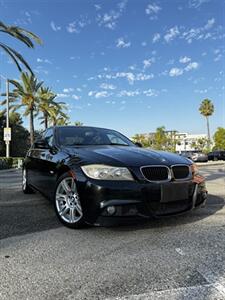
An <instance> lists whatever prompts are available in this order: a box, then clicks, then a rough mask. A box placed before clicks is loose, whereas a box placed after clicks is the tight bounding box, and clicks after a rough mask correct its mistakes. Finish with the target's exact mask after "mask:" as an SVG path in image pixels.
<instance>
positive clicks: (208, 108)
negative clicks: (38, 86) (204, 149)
mask: <svg viewBox="0 0 225 300" xmlns="http://www.w3.org/2000/svg"><path fill="white" fill-rule="evenodd" d="M199 111H200V114H201V115H203V116H204V117H205V118H206V124H207V135H208V148H209V146H210V141H211V137H210V130H209V117H210V116H211V115H212V114H213V113H214V105H213V103H212V101H211V100H209V99H204V100H203V101H202V103H201V105H200V107H199Z"/></svg>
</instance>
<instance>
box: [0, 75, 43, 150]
mask: <svg viewBox="0 0 225 300" xmlns="http://www.w3.org/2000/svg"><path fill="white" fill-rule="evenodd" d="M10 83H12V84H13V85H14V86H15V88H14V89H13V91H12V93H10V95H9V96H10V98H9V102H10V104H11V106H10V109H11V110H12V111H16V110H18V109H21V108H25V111H24V114H23V115H24V116H29V118H30V143H31V145H32V144H33V142H34V112H35V110H37V107H38V103H39V98H38V92H39V89H40V87H41V86H42V84H43V82H38V80H37V78H36V77H35V76H34V75H33V74H28V73H24V72H22V73H21V81H17V80H10ZM4 96H5V94H4ZM5 103H6V100H4V101H3V102H2V103H1V104H2V105H5Z"/></svg>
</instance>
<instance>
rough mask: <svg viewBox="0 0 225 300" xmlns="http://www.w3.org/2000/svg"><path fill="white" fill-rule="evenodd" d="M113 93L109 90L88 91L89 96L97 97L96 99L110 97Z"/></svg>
mask: <svg viewBox="0 0 225 300" xmlns="http://www.w3.org/2000/svg"><path fill="white" fill-rule="evenodd" d="M111 95H112V93H109V92H108V91H100V92H97V91H90V92H89V93H88V96H89V97H95V98H96V99H99V98H106V97H109V96H111Z"/></svg>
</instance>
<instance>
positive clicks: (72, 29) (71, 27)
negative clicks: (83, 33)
mask: <svg viewBox="0 0 225 300" xmlns="http://www.w3.org/2000/svg"><path fill="white" fill-rule="evenodd" d="M66 30H67V31H68V32H69V33H74V32H76V33H78V32H79V31H78V29H77V28H76V22H71V23H69V24H68V26H67V27H66Z"/></svg>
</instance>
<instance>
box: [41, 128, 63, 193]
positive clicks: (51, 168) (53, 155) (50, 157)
mask: <svg viewBox="0 0 225 300" xmlns="http://www.w3.org/2000/svg"><path fill="white" fill-rule="evenodd" d="M44 139H45V141H46V143H47V145H48V148H46V149H40V154H39V157H40V163H39V167H38V176H39V182H38V189H39V190H40V191H41V192H42V193H43V194H45V195H46V196H48V197H52V194H53V191H54V187H55V182H56V164H57V162H58V160H59V156H58V149H57V148H56V147H55V143H54V129H53V128H49V129H47V130H46V133H45V135H44Z"/></svg>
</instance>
